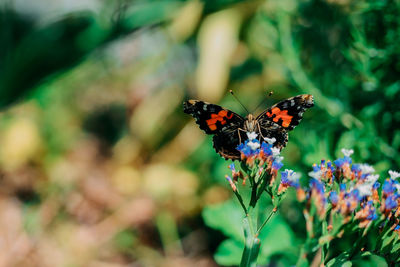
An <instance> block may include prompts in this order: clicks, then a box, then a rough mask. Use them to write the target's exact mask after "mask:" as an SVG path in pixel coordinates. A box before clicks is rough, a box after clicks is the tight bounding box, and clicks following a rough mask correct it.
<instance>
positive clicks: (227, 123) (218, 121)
mask: <svg viewBox="0 0 400 267" xmlns="http://www.w3.org/2000/svg"><path fill="white" fill-rule="evenodd" d="M183 111H184V112H185V113H187V114H190V115H192V116H193V117H194V118H195V119H196V123H197V124H198V125H199V127H200V129H202V130H203V131H205V132H206V133H207V134H213V135H214V137H213V142H214V148H215V150H216V151H217V152H218V153H219V154H220V155H221V156H223V157H224V158H225V159H239V158H240V153H239V151H237V150H236V147H237V146H238V145H239V143H240V140H244V139H241V138H242V135H243V133H242V132H240V131H239V128H243V126H244V121H245V120H244V118H243V117H241V116H240V115H238V114H236V113H235V112H232V111H230V110H227V109H224V108H222V107H221V106H218V105H214V104H210V103H207V102H203V101H199V100H189V101H186V102H184V103H183ZM239 134H240V135H241V136H240V137H239ZM243 138H245V137H244V136H243Z"/></svg>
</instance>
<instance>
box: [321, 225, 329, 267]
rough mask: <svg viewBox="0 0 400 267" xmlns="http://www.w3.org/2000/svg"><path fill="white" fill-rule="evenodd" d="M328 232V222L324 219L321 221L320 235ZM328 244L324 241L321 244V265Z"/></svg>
mask: <svg viewBox="0 0 400 267" xmlns="http://www.w3.org/2000/svg"><path fill="white" fill-rule="evenodd" d="M327 234H328V223H327V222H326V220H324V221H323V222H322V236H326V235H327ZM328 244H329V243H325V244H323V245H322V246H321V266H323V265H324V261H325V257H326V254H327V252H328Z"/></svg>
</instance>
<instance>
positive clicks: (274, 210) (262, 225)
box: [256, 208, 278, 236]
mask: <svg viewBox="0 0 400 267" xmlns="http://www.w3.org/2000/svg"><path fill="white" fill-rule="evenodd" d="M277 210H278V209H277V208H273V209H272V210H271V212H270V213H269V215H268V217H267V218H266V219H265V221H264V222H263V223H262V224H261V226H260V227H259V228H258V230H257V233H256V235H257V236H258V234H259V233H260V231H261V230H262V229H263V228H264V226H265V225H266V224H267V222H268V221H269V220H270V219H271V217H272V215H274V214H275V213H276V211H277Z"/></svg>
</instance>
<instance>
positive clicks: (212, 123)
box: [206, 110, 233, 131]
mask: <svg viewBox="0 0 400 267" xmlns="http://www.w3.org/2000/svg"><path fill="white" fill-rule="evenodd" d="M232 117H233V113H231V114H230V115H229V116H228V111H227V110H221V111H220V112H218V114H211V118H210V119H208V120H206V122H207V125H208V128H210V130H211V131H215V130H216V129H217V125H216V123H217V121H220V122H221V124H222V125H224V124H225V123H226V120H225V118H227V119H232Z"/></svg>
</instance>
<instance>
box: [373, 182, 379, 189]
mask: <svg viewBox="0 0 400 267" xmlns="http://www.w3.org/2000/svg"><path fill="white" fill-rule="evenodd" d="M380 186H381V183H380V182H375V183H374V185H373V186H372V188H373V189H378V188H379V187H380Z"/></svg>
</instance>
